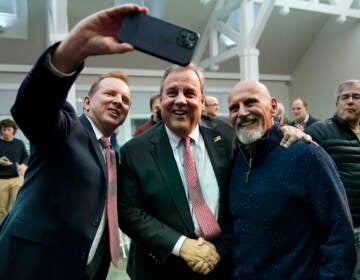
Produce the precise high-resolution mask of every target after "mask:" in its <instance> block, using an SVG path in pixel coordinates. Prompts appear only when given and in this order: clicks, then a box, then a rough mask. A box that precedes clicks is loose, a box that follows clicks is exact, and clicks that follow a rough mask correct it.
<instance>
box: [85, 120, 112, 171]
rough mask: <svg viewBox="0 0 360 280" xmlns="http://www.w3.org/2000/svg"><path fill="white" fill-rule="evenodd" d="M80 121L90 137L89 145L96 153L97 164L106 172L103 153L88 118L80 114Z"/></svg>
mask: <svg viewBox="0 0 360 280" xmlns="http://www.w3.org/2000/svg"><path fill="white" fill-rule="evenodd" d="M80 121H81V123H82V125H83V127H84V128H85V131H86V133H87V134H88V136H89V138H90V142H91V146H92V148H93V151H94V153H95V155H96V158H97V160H98V162H99V164H100V165H101V169H102V171H103V172H104V174H107V169H106V165H105V160H104V155H103V153H102V150H101V148H100V145H99V142H98V140H97V139H96V136H95V133H94V130H93V128H92V126H91V124H90V122H89V120H88V119H87V118H86V116H85V115H82V116H80ZM105 177H106V178H107V176H105Z"/></svg>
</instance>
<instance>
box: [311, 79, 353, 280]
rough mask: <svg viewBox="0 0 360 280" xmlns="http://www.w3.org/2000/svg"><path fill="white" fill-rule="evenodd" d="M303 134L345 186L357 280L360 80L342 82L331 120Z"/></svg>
mask: <svg viewBox="0 0 360 280" xmlns="http://www.w3.org/2000/svg"><path fill="white" fill-rule="evenodd" d="M305 132H306V133H308V134H310V135H311V136H312V138H313V140H314V141H316V142H317V143H319V144H320V145H321V146H322V147H323V148H324V149H325V150H326V151H327V152H328V153H329V155H330V156H331V157H332V158H333V160H334V161H335V163H336V165H337V167H338V170H339V173H340V176H341V179H342V181H343V183H344V186H345V189H346V193H347V196H348V200H349V205H350V211H351V214H352V218H353V223H354V232H355V240H356V243H357V251H358V252H357V253H358V263H357V266H356V268H355V273H354V275H353V279H360V184H359V182H360V80H348V81H344V82H342V83H341V84H340V85H339V86H338V88H337V91H336V113H335V114H334V116H333V117H332V118H329V119H327V120H325V121H322V122H318V123H315V124H313V125H311V126H310V127H308V128H306V129H305Z"/></svg>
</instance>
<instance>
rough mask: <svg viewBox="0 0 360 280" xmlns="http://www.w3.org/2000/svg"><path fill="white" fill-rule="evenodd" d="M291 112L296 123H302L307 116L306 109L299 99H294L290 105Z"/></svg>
mask: <svg viewBox="0 0 360 280" xmlns="http://www.w3.org/2000/svg"><path fill="white" fill-rule="evenodd" d="M291 112H292V114H293V116H294V119H295V120H296V121H297V122H300V123H301V122H303V121H304V120H305V119H306V116H307V114H308V111H307V108H306V106H305V105H304V102H303V101H302V100H301V99H296V100H294V101H293V103H292V105H291Z"/></svg>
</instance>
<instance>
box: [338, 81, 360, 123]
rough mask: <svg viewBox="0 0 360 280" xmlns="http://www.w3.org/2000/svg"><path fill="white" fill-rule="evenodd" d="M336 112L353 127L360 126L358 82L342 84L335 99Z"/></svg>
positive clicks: (359, 83)
mask: <svg viewBox="0 0 360 280" xmlns="http://www.w3.org/2000/svg"><path fill="white" fill-rule="evenodd" d="M336 114H337V115H338V117H339V118H341V119H343V120H344V121H346V122H347V123H348V124H349V125H350V126H351V127H352V128H353V129H357V130H358V129H359V126H360V82H359V81H355V82H351V83H350V82H348V84H344V86H343V87H342V88H341V91H340V93H339V95H338V98H337V101H336Z"/></svg>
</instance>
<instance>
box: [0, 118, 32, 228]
mask: <svg viewBox="0 0 360 280" xmlns="http://www.w3.org/2000/svg"><path fill="white" fill-rule="evenodd" d="M16 130H17V125H16V123H15V122H14V121H13V120H12V119H4V120H2V121H0V134H1V138H0V222H1V221H2V220H3V218H4V217H5V216H6V214H7V213H8V212H9V210H10V208H11V207H12V205H13V204H14V202H15V199H16V196H17V193H18V191H19V189H20V188H21V186H22V185H23V183H24V174H25V171H26V169H27V164H28V159H29V155H28V152H27V151H26V149H25V145H24V142H23V141H21V140H20V139H17V138H15V133H16Z"/></svg>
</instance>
